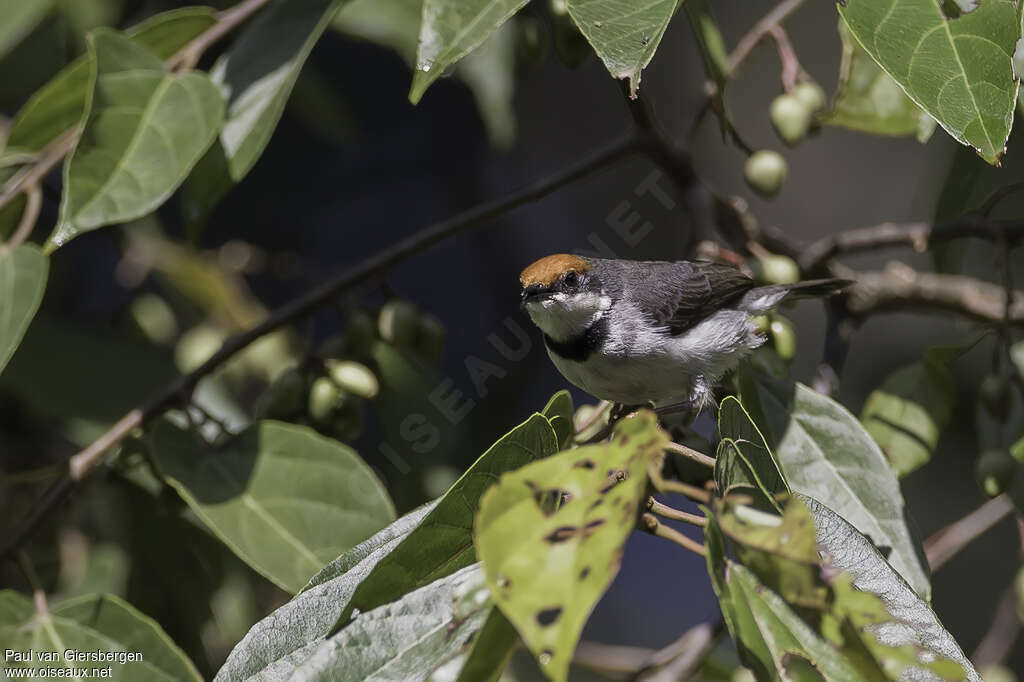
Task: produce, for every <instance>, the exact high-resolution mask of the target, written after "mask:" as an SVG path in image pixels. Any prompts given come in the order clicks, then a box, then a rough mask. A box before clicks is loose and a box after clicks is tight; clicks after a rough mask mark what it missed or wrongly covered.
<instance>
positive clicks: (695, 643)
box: [572, 621, 724, 682]
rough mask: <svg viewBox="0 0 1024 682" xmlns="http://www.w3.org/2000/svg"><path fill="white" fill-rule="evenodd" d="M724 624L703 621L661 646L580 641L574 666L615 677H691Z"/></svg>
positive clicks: (649, 679) (648, 681) (648, 680)
mask: <svg viewBox="0 0 1024 682" xmlns="http://www.w3.org/2000/svg"><path fill="white" fill-rule="evenodd" d="M723 628H724V623H723V622H721V621H720V622H719V623H717V624H714V625H713V624H711V623H700V624H698V625H695V626H693V627H692V628H690V629H689V630H687V631H686V632H684V633H683V634H682V635H681V636H680V637H678V638H677V639H675V640H674V641H673V642H671V643H670V644H668V645H667V646H665V647H662V648H661V649H648V648H646V647H638V646H623V645H621V644H603V643H600V642H588V641H586V640H584V641H582V642H580V643H579V645H578V646H577V647H576V651H575V653H574V654H573V658H572V662H573V664H574V665H578V666H582V667H585V668H590V669H592V670H597V671H599V672H601V673H603V674H604V675H606V676H611V677H613V678H614V679H628V680H643V681H644V682H655V681H658V682H661V681H662V680H664V681H665V682H667V681H668V680H685V679H688V677H689V674H688V671H691V672H692V669H695V668H696V666H697V665H699V664H700V662H701V661H702V660H703V659H704V657H705V656H706V655H707V654H708V652H709V651H710V650H711V648H712V647H713V645H714V642H715V639H716V637H718V635H719V633H721V632H722V630H723Z"/></svg>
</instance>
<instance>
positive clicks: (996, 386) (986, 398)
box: [978, 374, 1010, 422]
mask: <svg viewBox="0 0 1024 682" xmlns="http://www.w3.org/2000/svg"><path fill="white" fill-rule="evenodd" d="M978 397H979V398H980V399H981V404H982V405H984V406H985V409H986V410H988V413H989V414H991V415H992V416H993V417H994V418H995V419H996V421H999V422H1005V421H1006V418H1007V417H1009V416H1010V382H1009V381H1008V380H1007V379H1006V378H1005V377H1001V376H999V375H997V374H989V375H988V376H987V377H985V380H984V381H982V382H981V387H980V388H979V389H978Z"/></svg>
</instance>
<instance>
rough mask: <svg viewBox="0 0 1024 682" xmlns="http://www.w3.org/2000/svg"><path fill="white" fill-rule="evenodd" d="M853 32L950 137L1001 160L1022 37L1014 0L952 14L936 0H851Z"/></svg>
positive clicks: (844, 12) (843, 10)
mask: <svg viewBox="0 0 1024 682" xmlns="http://www.w3.org/2000/svg"><path fill="white" fill-rule="evenodd" d="M839 14H840V15H841V16H842V17H843V19H844V20H845V21H846V25H847V26H848V27H849V28H850V32H851V33H852V34H853V36H854V37H855V38H856V39H857V41H858V42H859V43H860V44H861V46H862V47H863V48H864V49H865V50H866V51H867V53H868V54H870V55H871V57H872V58H874V60H875V61H876V62H878V64H879V65H880V66H881V67H882V68H883V69H885V70H886V72H887V73H888V74H889V75H890V76H892V77H893V78H894V79H895V80H896V82H897V83H899V84H900V86H901V87H903V89H904V90H905V91H906V93H907V94H908V95H909V96H910V97H911V98H912V99H913V100H914V101H915V102H916V103H917V104H918V105H919V106H920V107H921V108H922V109H924V110H925V111H926V112H928V113H929V114H930V115H931V116H932V117H933V118H935V120H937V121H938V122H939V125H941V126H942V127H943V128H944V129H945V130H946V131H947V132H948V133H949V134H950V135H952V136H953V137H954V138H956V140H958V141H959V142H960V143H962V144H965V145H969V146H971V147H973V148H974V149H976V150H977V152H978V153H979V154H980V155H981V157H982V158H984V159H985V160H986V161H988V162H989V163H996V162H997V161H998V160H999V157H1000V156H1002V154H1003V148H1004V147H1005V145H1006V140H1007V138H1008V137H1009V135H1010V128H1011V126H1012V125H1013V111H1014V106H1015V104H1016V100H1017V85H1018V83H1017V81H1016V80H1015V79H1014V77H1013V66H1012V63H1011V59H1012V55H1013V50H1014V45H1015V44H1016V42H1017V39H1018V38H1019V37H1020V8H1019V7H1017V6H1016V4H1015V3H1014V2H1013V0H985V2H982V3H980V4H979V5H978V8H977V9H975V10H974V11H973V12H970V13H968V14H963V15H962V16H960V17H959V18H956V19H950V18H947V17H946V16H945V15H944V14H943V11H942V9H941V7H940V3H938V2H936V0H847V2H845V3H840V5H839Z"/></svg>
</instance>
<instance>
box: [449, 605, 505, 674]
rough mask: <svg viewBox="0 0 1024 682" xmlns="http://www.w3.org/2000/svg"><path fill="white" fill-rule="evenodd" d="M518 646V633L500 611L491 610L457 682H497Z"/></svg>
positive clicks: (474, 641)
mask: <svg viewBox="0 0 1024 682" xmlns="http://www.w3.org/2000/svg"><path fill="white" fill-rule="evenodd" d="M518 642H519V633H518V632H516V629H515V627H514V626H513V625H512V623H510V622H508V618H506V617H505V614H503V613H502V612H501V610H500V609H496V608H492V609H491V613H490V615H488V616H487V622H485V623H484V625H483V627H482V628H480V634H478V635H477V636H476V638H475V639H474V640H473V648H472V650H471V651H470V654H469V656H468V657H467V659H466V661H465V663H464V664H463V665H462V670H461V672H460V673H459V677H458V682H481V681H486V682H497V680H498V677H499V676H500V675H501V672H502V671H503V670H504V669H505V666H506V665H508V661H509V659H510V658H511V657H512V654H513V653H514V652H515V649H516V644H518Z"/></svg>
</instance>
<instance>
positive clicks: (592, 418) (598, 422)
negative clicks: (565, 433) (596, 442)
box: [572, 404, 608, 442]
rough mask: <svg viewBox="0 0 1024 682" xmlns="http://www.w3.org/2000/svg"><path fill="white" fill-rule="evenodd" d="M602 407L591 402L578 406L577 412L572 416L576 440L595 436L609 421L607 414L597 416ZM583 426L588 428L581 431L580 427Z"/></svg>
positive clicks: (584, 439)
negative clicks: (590, 403)
mask: <svg viewBox="0 0 1024 682" xmlns="http://www.w3.org/2000/svg"><path fill="white" fill-rule="evenodd" d="M600 409H601V408H600V407H599V406H597V405H589V404H583V405H580V406H579V407H577V408H576V413H575V414H574V415H573V417H572V425H573V431H575V432H576V440H578V441H580V442H582V441H586V440H589V439H590V438H593V437H594V436H596V435H597V433H598V432H599V431H600V430H601V429H603V428H604V426H605V424H607V423H608V418H607V414H606V415H604V416H602V417H597V416H596V415H597V412H598V411H599V410H600ZM583 427H586V429H584V430H582V431H581V430H580V429H583Z"/></svg>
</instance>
